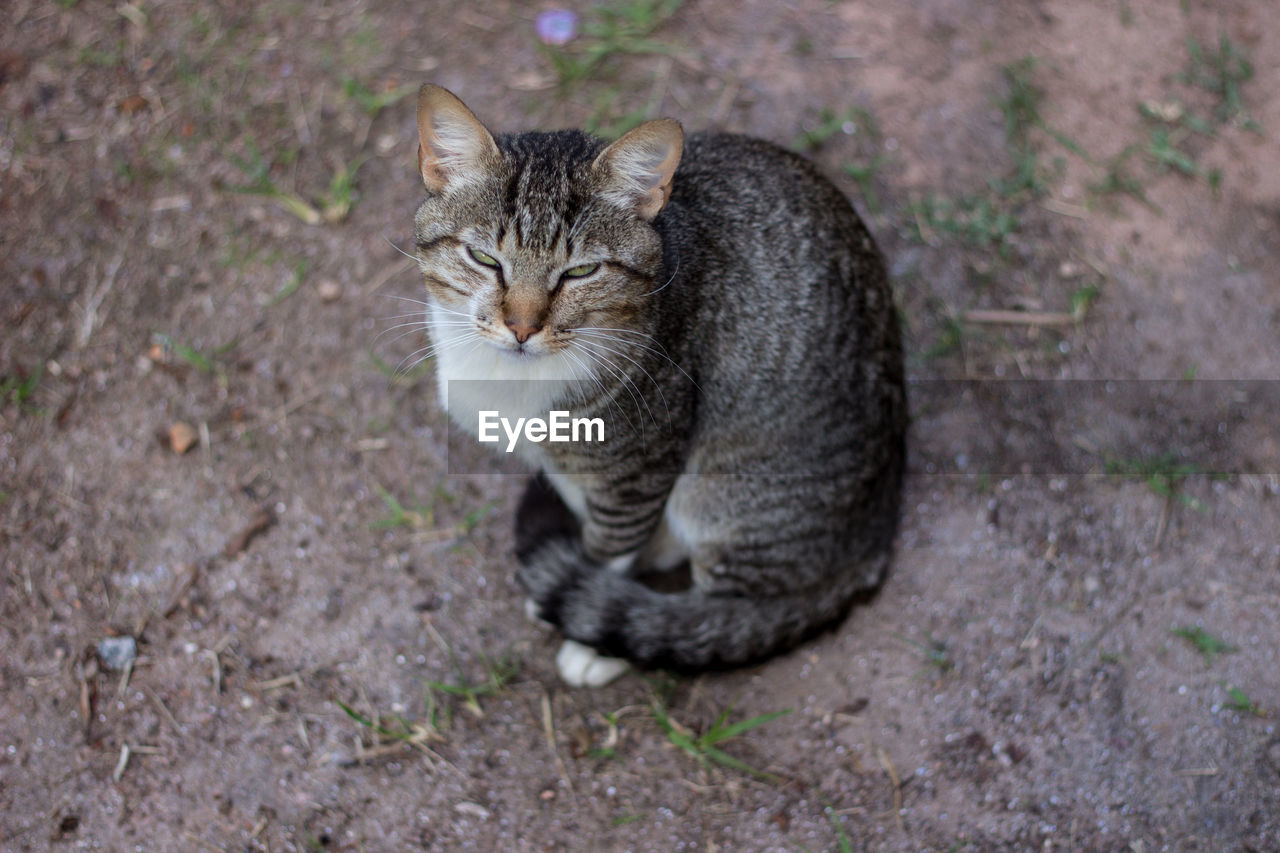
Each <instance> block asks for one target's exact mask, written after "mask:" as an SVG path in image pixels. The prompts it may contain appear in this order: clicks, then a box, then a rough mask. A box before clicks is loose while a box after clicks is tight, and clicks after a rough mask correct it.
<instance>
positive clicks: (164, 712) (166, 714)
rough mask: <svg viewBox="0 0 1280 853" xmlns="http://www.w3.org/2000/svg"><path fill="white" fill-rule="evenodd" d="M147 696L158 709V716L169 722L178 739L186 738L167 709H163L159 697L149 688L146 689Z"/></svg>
mask: <svg viewBox="0 0 1280 853" xmlns="http://www.w3.org/2000/svg"><path fill="white" fill-rule="evenodd" d="M147 695H148V696H150V697H151V701H152V702H154V703H155V705H156V707H157V708H159V709H160V715H161V716H163V717H164V718H165V719H166V720H167V721H168V722H169V725H170V726H172V727H173V730H174V731H175V732H177V733H178V737H181V738H185V737H186V736H187V733H186V731H185V730H184V729H183V728H182V726H181V725H179V723H178V721H177V720H176V719H175V718H174V716H173V714H171V713H170V712H169V709H168V708H166V707H165V704H164V702H163V701H162V700H161V699H160V695H159V694H158V693H156V692H155V691H154V690H152V689H151V688H150V687H148V688H147Z"/></svg>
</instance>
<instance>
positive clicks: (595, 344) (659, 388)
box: [582, 341, 671, 426]
mask: <svg viewBox="0 0 1280 853" xmlns="http://www.w3.org/2000/svg"><path fill="white" fill-rule="evenodd" d="M582 343H583V346H591V347H600V348H601V349H603V350H605V351H607V352H611V353H613V354H614V355H618V356H621V357H622V358H625V359H626V360H627V361H629V362H631V363H632V364H634V365H635V366H636V367H637V368H639V370H640V372H641V373H643V374H644V375H645V378H647V379H648V380H649V381H650V382H652V383H653V387H654V389H655V390H657V392H658V398H659V399H661V400H662V407H663V408H664V409H666V410H667V423H671V407H670V406H669V405H667V395H666V394H663V393H662V386H661V385H659V384H658V380H656V379H654V378H653V376H652V375H651V374H650V373H649V371H647V370H645V369H644V365H643V364H641V363H640V362H638V361H636V360H635V359H634V358H632V357H631V356H629V355H627V354H626V353H625V352H622V351H621V350H616V349H613V348H612V347H608V346H605V345H604V344H602V343H600V342H599V341H583V342H582ZM646 405H647V404H646ZM649 416H650V417H653V412H652V410H651V411H650V412H649ZM654 426H657V421H656V420H655V421H654Z"/></svg>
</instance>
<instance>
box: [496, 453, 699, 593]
mask: <svg viewBox="0 0 1280 853" xmlns="http://www.w3.org/2000/svg"><path fill="white" fill-rule="evenodd" d="M580 531H581V525H579V524H578V519H577V518H576V517H575V516H574V514H573V511H572V510H571V509H569V507H568V506H566V505H565V502H564V501H563V500H561V499H560V495H559V494H558V493H557V492H556V490H555V488H554V487H553V486H552V485H551V483H550V481H548V480H547V478H546V477H545V476H544V475H543V473H542V472H541V471H539V472H538V473H537V474H534V475H533V476H532V477H530V478H529V482H528V483H527V484H526V485H525V488H524V494H523V495H521V496H520V503H519V505H518V506H517V507H516V531H515V533H516V535H515V540H516V559H517V560H519V561H520V563H521V565H525V564H527V563H528V561H529V558H530V556H531V555H532V554H533V553H534V552H535V551H536V550H537V549H538V547H539V546H540V545H542V544H543V543H544V542H546V541H548V540H550V539H577V538H578V536H579V535H581V534H580ZM635 579H636V580H638V581H640V582H641V583H643V584H644V585H645V586H647V587H649V588H650V589H653V590H655V591H657V592H662V593H677V592H684V591H686V590H688V589H689V588H690V586H691V585H692V583H693V578H692V575H691V574H690V571H689V563H688V562H687V561H686V562H684V563H681V564H680V565H679V566H677V567H676V568H674V569H671V570H670V571H664V572H645V571H640V572H639V573H637V574H636V575H635Z"/></svg>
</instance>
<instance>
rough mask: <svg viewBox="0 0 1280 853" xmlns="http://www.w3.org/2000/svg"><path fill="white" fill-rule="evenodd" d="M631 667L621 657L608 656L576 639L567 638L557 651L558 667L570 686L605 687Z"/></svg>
mask: <svg viewBox="0 0 1280 853" xmlns="http://www.w3.org/2000/svg"><path fill="white" fill-rule="evenodd" d="M629 668H630V664H628V663H627V662H626V661H624V660H622V659H621V658H607V657H605V656H604V655H602V654H600V653H599V652H597V651H596V650H595V649H593V648H591V647H590V646H584V645H583V644H582V643H579V642H575V641H574V640H565V641H564V645H562V646H561V647H560V651H559V652H557V653H556V669H558V670H559V671H560V677H561V678H563V679H564V681H565V683H566V684H568V685H569V686H570V687H603V686H604V685H606V684H608V683H609V682H610V681H613V680H614V679H615V678H617V677H618V676H619V675H622V673H624V672H626V671H627V670H628V669H629Z"/></svg>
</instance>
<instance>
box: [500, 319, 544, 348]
mask: <svg viewBox="0 0 1280 853" xmlns="http://www.w3.org/2000/svg"><path fill="white" fill-rule="evenodd" d="M507 328H508V329H510V330H511V333H512V334H513V335H515V336H516V342H517V343H524V342H525V341H527V340H529V338H532V337H533V336H534V335H536V334H538V332H540V331H542V326H538V325H532V324H529V323H523V322H521V321H519V320H508V321H507Z"/></svg>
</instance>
